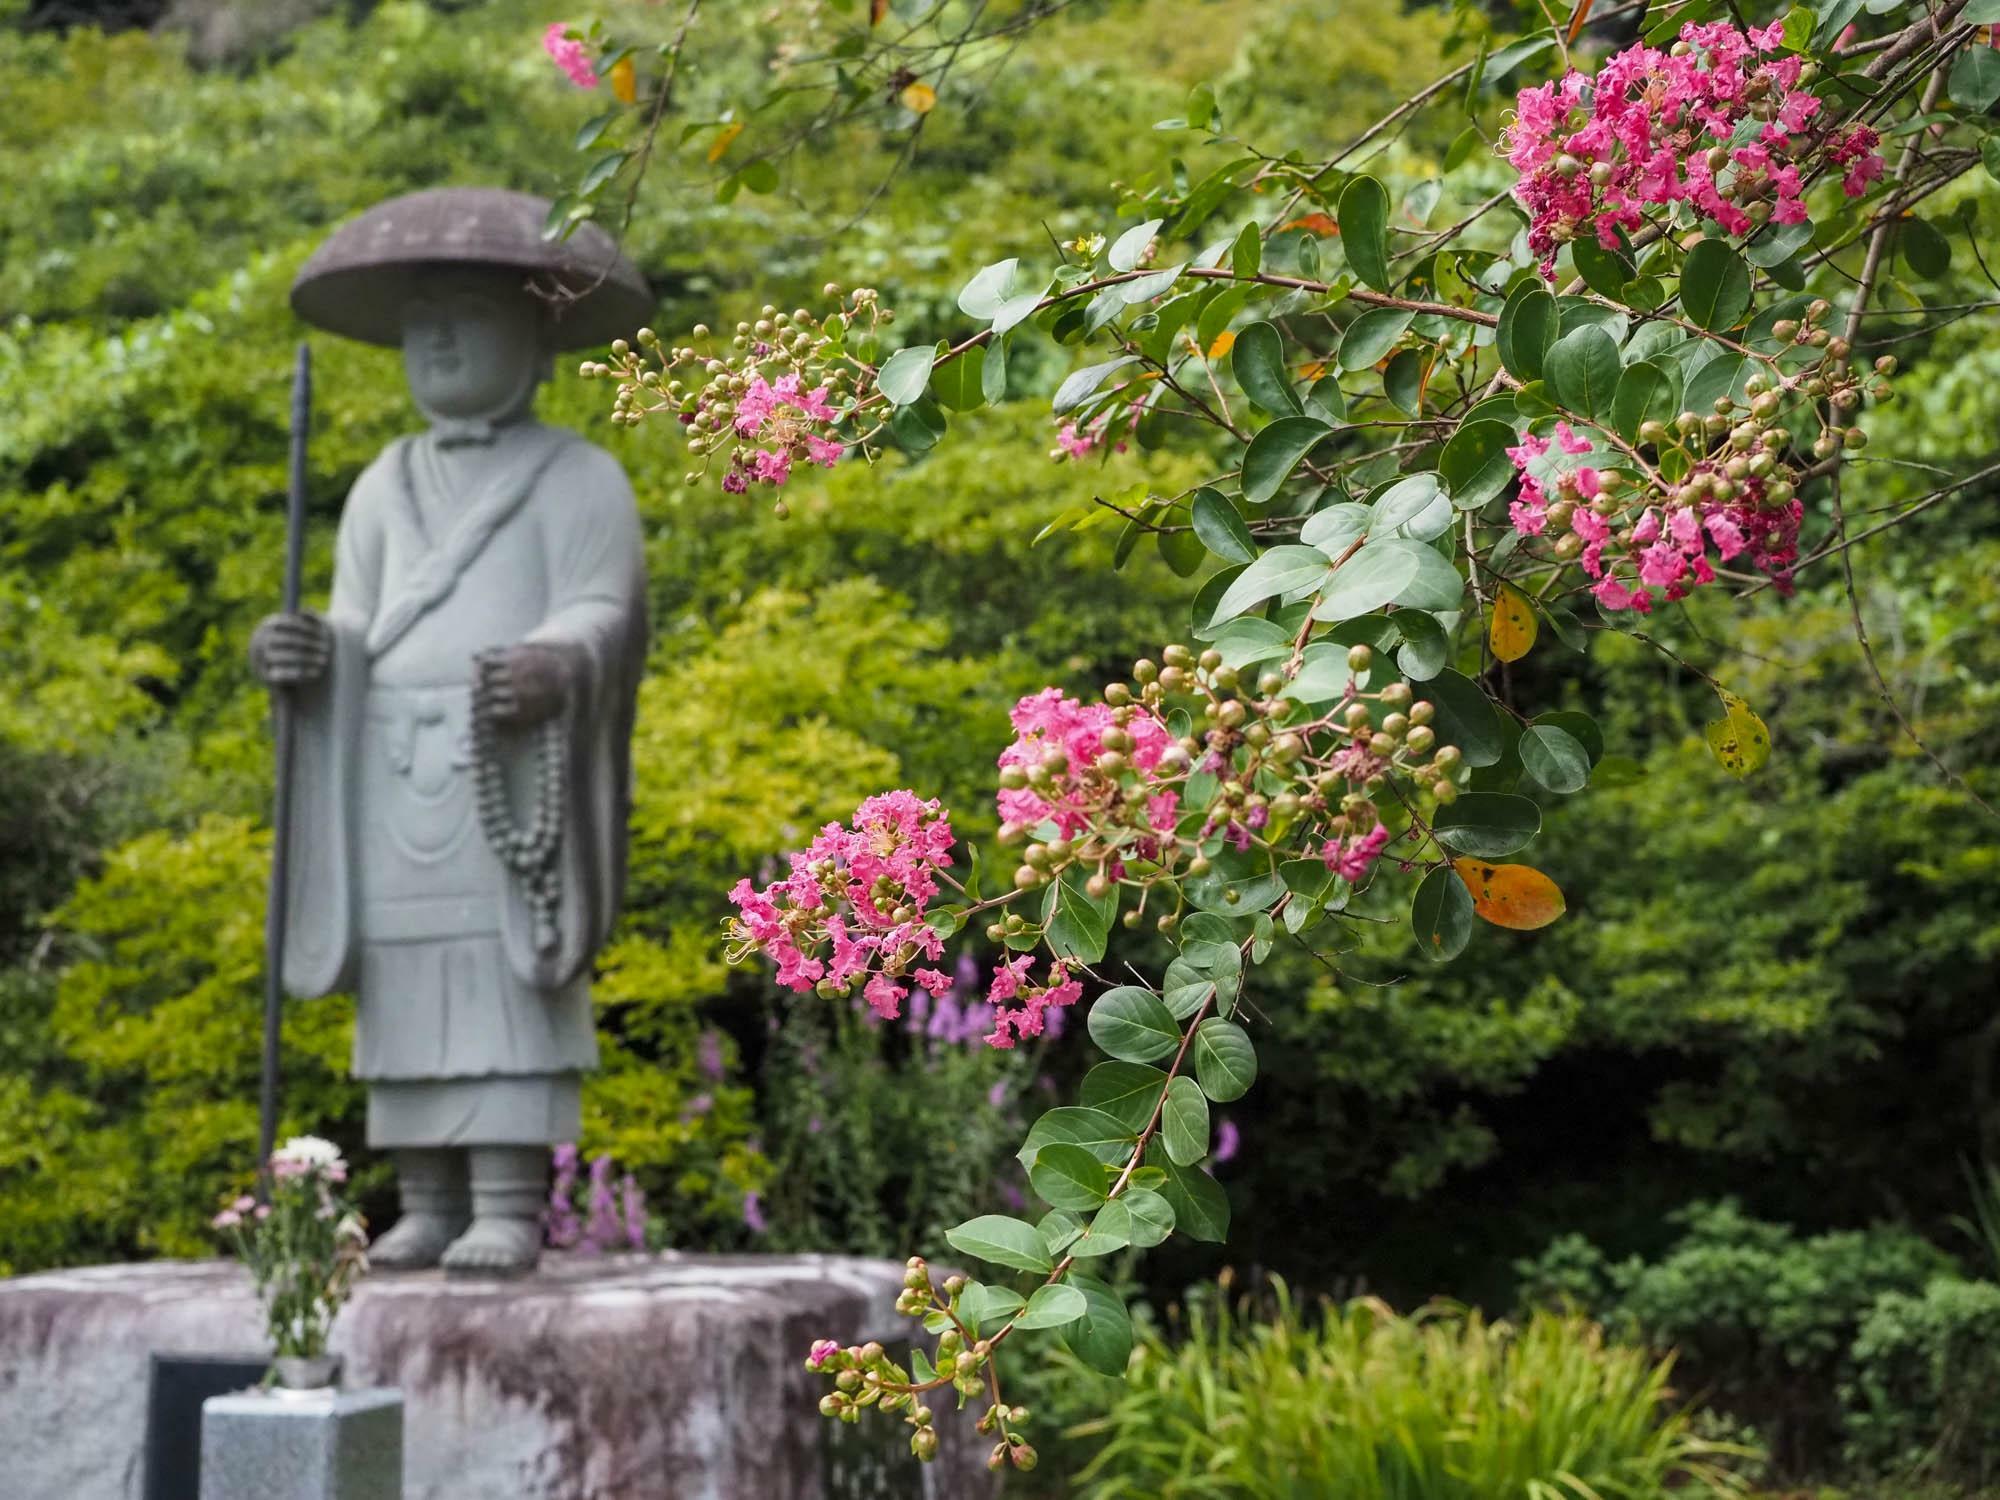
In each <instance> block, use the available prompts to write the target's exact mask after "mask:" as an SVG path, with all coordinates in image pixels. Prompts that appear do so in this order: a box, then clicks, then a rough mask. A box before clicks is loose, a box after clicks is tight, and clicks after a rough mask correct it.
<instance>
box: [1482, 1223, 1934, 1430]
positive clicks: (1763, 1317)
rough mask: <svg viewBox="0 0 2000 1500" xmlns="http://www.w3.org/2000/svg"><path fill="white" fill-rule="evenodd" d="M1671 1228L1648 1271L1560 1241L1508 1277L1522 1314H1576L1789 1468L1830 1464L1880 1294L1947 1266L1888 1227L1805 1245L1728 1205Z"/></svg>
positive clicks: (1912, 1287) (1914, 1285) (1920, 1243)
mask: <svg viewBox="0 0 2000 1500" xmlns="http://www.w3.org/2000/svg"><path fill="white" fill-rule="evenodd" d="M1677 1217H1678V1219H1679V1222H1680V1223H1681V1224H1682V1226H1683V1231H1684V1232H1683V1234H1682V1236H1681V1238H1680V1240H1679V1241H1678V1242H1677V1243H1676V1244H1675V1245H1674V1246H1673V1247H1672V1248H1671V1249H1670V1250H1668V1251H1667V1253H1666V1254H1665V1255H1663V1256H1662V1257H1661V1258H1660V1259H1659V1260H1657V1261H1654V1262H1651V1263H1648V1262H1646V1261H1644V1260H1641V1259H1639V1258H1638V1257H1633V1258H1630V1259H1627V1260H1624V1261H1619V1262H1613V1261H1611V1260H1610V1259H1609V1258H1608V1257H1606V1256H1605V1255H1604V1254H1603V1252H1602V1251H1600V1250H1599V1249H1597V1247H1595V1246H1594V1245H1592V1244H1590V1243H1589V1242H1588V1241H1586V1240H1584V1239H1583V1238H1582V1237H1581V1236H1578V1235H1567V1236H1564V1237H1562V1238H1560V1239H1558V1240H1556V1241H1555V1242H1554V1243H1553V1244H1551V1245H1550V1246H1549V1248H1548V1249H1547V1250H1546V1251H1544V1252H1543V1253H1542V1255H1541V1256H1539V1257H1537V1258H1535V1259H1534V1260H1531V1261H1524V1262H1522V1263H1521V1264H1520V1265H1519V1266H1518V1267H1517V1270H1518V1271H1519V1273H1520V1276H1521V1283H1522V1286H1521V1291H1522V1297H1523V1300H1524V1301H1525V1302H1526V1303H1527V1304H1528V1305H1531V1306H1532V1305H1548V1304H1551V1303H1555V1304H1569V1305H1573V1306H1577V1307H1580V1308H1582V1309H1584V1310H1586V1311H1588V1312H1589V1313H1590V1314H1592V1315H1593V1316H1595V1317H1598V1318H1601V1319H1603V1320H1604V1321H1605V1322H1606V1323H1607V1324H1609V1325H1610V1326H1612V1327H1614V1328H1618V1329H1620V1330H1622V1331H1624V1332H1626V1333H1628V1334H1630V1335H1631V1336H1633V1337H1636V1338H1642V1339H1644V1340H1646V1341H1647V1342H1649V1343H1650V1344H1652V1345H1653V1346H1654V1347H1656V1348H1660V1349H1673V1350H1675V1351H1677V1352H1678V1354H1679V1356H1680V1358H1681V1360H1682V1367H1683V1370H1684V1373H1685V1376H1686V1378H1687V1380H1688V1382H1689V1383H1690V1384H1691V1385H1692V1386H1693V1387H1694V1388H1695V1389H1697V1390H1699V1391H1701V1392H1702V1393H1703V1395H1704V1396H1705V1397H1708V1398H1711V1399H1714V1400H1716V1401H1717V1402H1719V1403H1720V1404H1722V1405H1724V1406H1726V1407H1727V1408H1728V1409H1729V1410H1730V1411H1732V1412H1733V1413H1735V1414H1736V1415H1738V1416H1741V1417H1745V1418H1747V1419H1749V1420H1751V1421H1753V1422H1755V1423H1756V1424H1758V1426H1759V1427H1760V1429H1762V1430H1765V1431H1767V1432H1769V1433H1770V1434H1771V1436H1772V1439H1773V1442H1774V1445H1775V1446H1777V1447H1778V1449H1779V1451H1780V1454H1781V1456H1782V1457H1783V1458H1784V1459H1786V1460H1787V1461H1788V1462H1789V1463H1791V1464H1793V1465H1794V1466H1798V1465H1801V1464H1803V1463H1806V1462H1809V1461H1810V1460H1812V1459H1813V1458H1815V1457H1817V1456H1819V1455H1821V1454H1823V1453H1825V1452H1827V1451H1828V1450H1829V1449H1830V1446H1831V1442H1832V1439H1833V1436H1834V1433H1835V1431H1836V1427H1837V1421H1838V1412H1837V1409H1836V1405H1835V1393H1836V1391H1837V1389H1838V1387H1839V1385H1840V1383H1841V1381H1842V1379H1843V1378H1844V1377H1846V1376H1847V1375H1848V1373H1849V1370H1850V1365H1849V1351H1850V1349H1851V1348H1852V1347H1853V1346H1854V1343H1855V1336H1856V1334H1857V1332H1858V1331H1859V1330H1860V1329H1861V1327H1862V1325H1863V1323H1864V1321H1866V1320H1867V1319H1868V1318H1869V1317H1870V1315H1871V1312H1872V1311H1873V1309H1875V1308H1876V1307H1877V1305H1878V1300H1879V1299H1882V1298H1883V1297H1884V1296H1885V1294H1890V1293H1900V1294H1911V1293H1916V1292H1919V1291H1921V1289H1922V1288H1923V1286H1924V1285H1925V1283H1926V1282H1927V1281H1929V1280H1930V1279H1931V1278H1932V1277H1934V1276H1936V1275H1938V1274H1939V1273H1940V1272H1943V1271H1946V1270H1948V1269H1949V1268H1950V1265H1951V1262H1950V1260H1949V1258H1948V1257H1946V1256H1945V1255H1944V1254H1943V1253H1942V1252H1941V1251H1939V1250H1937V1249H1936V1248H1934V1247H1933V1246H1931V1245H1929V1244H1928V1243H1926V1242H1925V1241H1924V1240H1922V1239H1921V1238H1919V1237H1918V1236H1916V1235H1914V1234H1912V1233H1910V1232H1909V1231H1907V1230H1903V1229H1896V1228H1890V1227H1878V1228H1874V1229H1867V1230H1847V1231H1839V1232H1835V1233H1830V1234H1821V1235H1814V1236H1812V1237H1810V1238H1800V1237H1799V1236H1798V1235H1797V1234H1796V1233H1795V1232H1794V1231H1793V1230H1791V1229H1790V1228H1788V1227H1787V1226H1785V1225H1781V1224H1771V1223H1765V1222H1763V1221H1760V1220H1757V1219H1752V1218H1750V1217H1748V1216H1746V1215H1745V1214H1744V1213H1743V1211H1742V1210H1741V1209H1740V1208H1739V1207H1738V1206H1737V1205H1736V1204H1735V1203H1734V1202H1727V1201H1725V1202H1721V1203H1711V1204H1698V1205H1695V1206H1694V1207H1692V1208H1690V1209H1687V1210H1686V1211H1684V1212H1683V1213H1682V1214H1680V1215H1678V1216H1677Z"/></svg>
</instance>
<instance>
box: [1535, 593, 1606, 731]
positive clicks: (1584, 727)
mask: <svg viewBox="0 0 2000 1500" xmlns="http://www.w3.org/2000/svg"><path fill="white" fill-rule="evenodd" d="M1559 619H1560V617H1559V616H1558V615H1557V614H1555V613H1551V614H1550V615H1549V622H1550V624H1552V625H1557V626H1558V628H1560V625H1559V624H1558V621H1559ZM1535 722H1536V723H1537V724H1553V725H1555V727H1556V728H1558V729H1560V730H1561V731H1562V732H1563V733H1564V734H1567V735H1569V736H1570V737H1571V738H1572V739H1574V740H1575V741H1576V742H1577V743H1578V744H1579V745H1581V746H1583V753H1584V754H1585V755H1588V756H1589V757H1590V763H1591V765H1592V766H1595V765H1596V764H1597V763H1598V762H1599V761H1600V760H1602V759H1604V731H1603V730H1601V729H1599V728H1598V727H1597V721H1596V720H1595V719H1593V718H1591V716H1590V715H1589V714H1587V713H1582V712H1579V711H1578V710H1576V709H1573V708H1558V709H1552V710H1550V711H1549V712H1548V713H1545V714H1536V715H1535Z"/></svg>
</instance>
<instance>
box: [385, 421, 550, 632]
mask: <svg viewBox="0 0 2000 1500" xmlns="http://www.w3.org/2000/svg"><path fill="white" fill-rule="evenodd" d="M535 441H536V442H537V443H539V444H540V447H541V451H540V452H539V453H537V452H535V451H534V449H532V448H531V449H530V450H529V453H528V455H527V457H528V459H529V462H527V463H525V464H523V465H521V466H519V467H515V468H512V469H510V470H509V471H508V472H507V473H505V474H502V475H501V476H500V477H499V478H498V479H497V480H495V481H494V482H493V483H492V484H491V485H489V486H487V489H486V492H485V493H484V494H483V495H481V496H480V497H479V498H478V499H477V500H474V501H473V502H472V503H471V504H470V505H468V506H466V507H465V508H464V509H463V510H461V511H459V512H458V514H457V515H456V517H455V518H454V519H453V521H452V523H451V529H450V530H449V531H447V532H446V533H445V534H444V537H443V539H442V540H440V541H438V542H437V543H435V544H434V545H433V546H432V547H431V549H430V551H428V552H426V553H425V554H424V556H423V559H422V560H421V561H420V562H419V563H418V564H417V565H416V567H415V568H413V569H411V571H410V574H409V576H408V577H407V578H405V579H404V580H403V581H402V586H401V587H400V588H399V589H398V590H397V592H396V593H395V594H394V595H393V596H391V597H389V598H387V599H384V600H383V601H382V602H381V604H380V605H379V606H378V607H377V609H376V611H375V618H374V619H373V620H372V621H371V622H370V623H369V626H368V639H367V647H368V659H369V660H370V661H375V660H376V659H378V658H379V657H381V656H382V655H383V653H385V652H386V651H388V650H389V648H390V647H392V646H394V645H395V644H396V642H398V641H400V640H401V639H402V638H403V637H404V636H406V635H408V634H409V633H410V629H411V627H412V626H414V625H415V624H416V623H417V621H419V620H421V619H422V618H423V617H424V616H425V615H427V614H429V613H430V612H431V611H432V610H433V609H436V608H437V607H438V605H440V604H442V603H443V602H444V601H445V600H446V599H448V598H450V597H451V591H452V590H453V589H454V588H456V587H457V586H458V580H459V579H460V578H462V577H464V576H465V570H466V569H467V568H469V567H471V566H472V564H473V562H474V561H475V560H476V559H477V558H478V556H479V554H480V553H481V552H484V551H485V550H486V544H487V543H488V542H490V541H492V540H493V534H494V533H495V532H496V531H498V530H499V529H500V528H501V527H502V526H504V525H506V523H507V521H508V520H509V519H510V518H511V517H512V516H513V514H514V512H515V511H517V510H519V509H520V508H521V506H522V505H523V504H524V503H525V502H526V501H527V498H528V497H529V496H530V495H532V494H533V493H534V492H535V486H536V485H537V484H539V483H540V482H541V478H542V475H543V474H545V473H547V472H548V469H549V466H550V465H551V464H553V463H554V462H555V461H556V459H557V458H558V457H560V456H561V454H562V451H563V450H564V449H565V448H567V447H569V446H570V444H571V443H573V442H576V441H579V439H577V438H576V436H575V435H574V434H573V433H568V432H564V431H562V430H561V429H560V428H553V427H544V428H542V429H540V430H539V431H538V432H537V433H536V434H535ZM417 442H418V439H416V438H413V437H412V438H404V439H403V440H402V441H401V442H400V443H399V444H398V445H397V454H396V473H397V476H398V477H399V478H400V479H401V480H402V482H403V502H404V504H405V505H407V506H408V507H409V509H410V511H411V512H412V519H413V520H414V521H415V522H416V528H417V533H418V535H420V536H421V535H422V534H423V525H422V520H421V517H420V516H418V515H417V514H416V512H417V487H416V476H415V475H414V474H413V473H412V472H411V470H410V463H411V455H412V454H413V453H414V451H415V449H416V446H417Z"/></svg>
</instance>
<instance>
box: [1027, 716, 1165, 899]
mask: <svg viewBox="0 0 2000 1500" xmlns="http://www.w3.org/2000/svg"><path fill="white" fill-rule="evenodd" d="M1010 717H1011V718H1012V720H1013V723H1014V736H1015V738H1014V742H1013V743H1012V744H1011V745H1009V746H1008V747H1007V748H1006V749H1005V750H1002V751H1001V752H1000V769H1001V770H1003V771H1005V770H1007V769H1008V768H1009V767H1019V768H1021V769H1023V770H1029V769H1032V768H1035V767H1045V768H1046V769H1047V770H1048V773H1049V774H1048V778H1047V780H1046V781H1040V782H1037V781H1031V782H1029V784H1028V785H1026V786H1023V787H1019V788H1014V789H1009V788H1007V787H1005V786H1003V787H1002V788H1001V789H1000V794H999V799H998V801H999V808H1000V817H1001V819H1002V821H1003V822H1005V823H1008V824H1011V825H1012V826H1013V827H1016V828H1024V829H1032V828H1035V827H1038V826H1039V825H1041V824H1043V823H1054V824H1055V825H1056V829H1057V831H1058V832H1059V833H1060V834H1061V835H1062V837H1064V838H1073V837H1074V836H1075V835H1076V834H1078V833H1080V832H1081V831H1083V830H1084V829H1085V828H1088V827H1090V826H1092V825H1093V824H1095V823H1096V822H1097V821H1098V820H1099V819H1101V818H1102V817H1103V816H1104V814H1105V813H1106V812H1107V811H1111V810H1113V809H1112V804H1115V803H1118V802H1120V801H1122V799H1123V798H1124V796H1125V791H1124V789H1123V788H1122V787H1121V786H1120V785H1119V783H1118V779H1117V778H1116V777H1112V776H1101V775H1100V776H1091V775H1087V774H1086V773H1087V772H1089V771H1090V770H1091V769H1092V768H1094V767H1095V766H1096V765H1097V764H1098V762H1099V761H1100V759H1101V758H1102V757H1103V756H1104V754H1105V752H1106V751H1107V749H1110V748H1111V747H1110V746H1108V745H1107V744H1106V742H1105V736H1106V735H1107V734H1111V733H1113V732H1114V731H1121V730H1122V733H1123V735H1124V736H1125V737H1127V738H1129V740H1130V741H1131V744H1130V748H1129V749H1124V750H1122V751H1121V752H1120V753H1122V754H1123V755H1124V757H1125V760H1126V761H1127V763H1128V764H1129V765H1130V766H1131V768H1132V769H1133V770H1135V771H1137V772H1138V773H1139V774H1140V776H1141V777H1147V776H1149V775H1150V773H1152V772H1153V771H1154V770H1155V768H1156V767H1158V765H1159V764H1160V759H1161V757H1162V756H1164V755H1165V754H1166V753H1167V751H1168V749H1169V748H1170V747H1171V746H1172V745H1173V743H1174V740H1173V736H1172V735H1171V734H1169V733H1168V732H1167V726H1166V724H1165V723H1164V722H1162V720H1161V719H1160V717H1159V715H1158V714H1155V713H1153V712H1152V711H1151V710H1149V709H1133V710H1131V711H1130V712H1129V713H1128V715H1127V716H1126V719H1125V722H1124V723H1123V724H1122V725H1120V724H1119V723H1118V722H1117V718H1116V711H1115V710H1114V709H1113V708H1112V707H1111V706H1110V705H1109V704H1107V703H1101V702H1100V703H1079V702H1077V701H1076V700H1075V699H1074V698H1071V697H1068V696H1066V695H1065V694H1064V693H1063V692H1062V690H1061V689H1060V688H1044V689H1042V691H1041V692H1039V693H1034V694H1031V695H1029V696H1028V697H1026V698H1023V699H1021V701H1020V702H1018V703H1016V704H1015V705H1014V708H1013V712H1012V714H1011V715H1010ZM1118 743H1119V744H1120V745H1123V743H1124V740H1123V739H1121V740H1119V742H1118ZM1051 752H1060V753H1059V754H1055V755H1052V754H1051ZM1183 769H1185V766H1183ZM1179 815H1180V794H1179V793H1178V792H1177V791H1173V790H1171V789H1168V788H1164V787H1161V788H1158V789H1155V790H1152V791H1149V792H1148V793H1146V798H1145V807H1144V821H1145V824H1146V825H1147V826H1148V827H1150V828H1151V829H1152V830H1154V831H1155V832H1157V833H1160V834H1169V833H1171V832H1173V828H1174V823H1175V820H1176V819H1177V818H1178V817H1179ZM1113 873H1114V875H1115V874H1116V872H1115V871H1114V872H1113Z"/></svg>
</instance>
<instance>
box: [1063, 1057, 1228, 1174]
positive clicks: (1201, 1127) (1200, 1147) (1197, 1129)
mask: <svg viewBox="0 0 2000 1500" xmlns="http://www.w3.org/2000/svg"><path fill="white" fill-rule="evenodd" d="M1203 1024H1204V1025H1206V1024H1207V1023H1206V1022H1204V1023H1203ZM1223 1024H1224V1025H1227V1024H1229V1023H1227V1022H1224V1023H1223ZM1195 1044H1196V1045H1197V1046H1199V1045H1200V1044H1201V1033H1200V1032H1199V1031H1197V1032H1196V1033H1195ZM1160 1137H1161V1139H1162V1140H1164V1141H1165V1142H1166V1146H1167V1155H1168V1157H1169V1158H1171V1159H1172V1160H1173V1161H1175V1162H1178V1163H1179V1164H1180V1165H1181V1166H1184V1167H1188V1166H1193V1165H1194V1164H1195V1163H1196V1162H1198V1161H1200V1160H1201V1159H1202V1158H1203V1157H1204V1156H1206V1155H1208V1100H1207V1099H1205V1098H1203V1097H1202V1092H1201V1088H1200V1086H1199V1085H1197V1084H1196V1083H1195V1081H1194V1080H1193V1079H1192V1078H1188V1077H1186V1076H1182V1077H1178V1078H1176V1079H1174V1081H1173V1082H1172V1083H1170V1084H1168V1085H1167V1106H1166V1109H1165V1110H1164V1111H1162V1113H1161V1116H1160ZM1090 1164H1091V1165H1092V1166H1093V1167H1097V1169H1098V1171H1100V1172H1102V1171H1103V1170H1104V1168H1103V1167H1101V1166H1098V1164H1097V1161H1096V1159H1095V1158H1093V1159H1092V1160H1091V1163H1090ZM1044 1196H1046V1195H1044Z"/></svg>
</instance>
